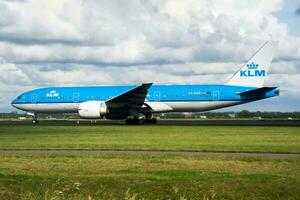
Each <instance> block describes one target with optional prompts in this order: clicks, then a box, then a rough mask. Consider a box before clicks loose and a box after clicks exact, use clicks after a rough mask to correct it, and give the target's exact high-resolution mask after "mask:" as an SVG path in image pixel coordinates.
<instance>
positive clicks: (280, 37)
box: [0, 0, 300, 103]
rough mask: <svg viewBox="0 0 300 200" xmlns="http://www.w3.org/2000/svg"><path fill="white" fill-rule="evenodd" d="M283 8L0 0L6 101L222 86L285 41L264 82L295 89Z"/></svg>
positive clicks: (296, 41) (0, 85) (297, 54)
mask: <svg viewBox="0 0 300 200" xmlns="http://www.w3.org/2000/svg"><path fill="white" fill-rule="evenodd" d="M282 7H283V1H282V0H275V1H274V0H266V1H260V0H256V1H252V0H251V1H250V0H249V1H233V0H226V1H221V0H214V1H210V0H201V1H199V0H187V1H174V0H165V1H158V0H147V1H139V0H134V1H122V0H114V1H96V0H51V1H43V0H28V1H1V2H0V57H1V58H2V59H3V60H5V62H2V64H1V65H0V69H1V72H3V73H1V74H4V73H5V74H7V75H0V78H1V80H0V91H1V93H4V95H2V101H5V102H6V103H7V102H8V101H9V100H10V98H11V97H8V96H5V95H6V93H7V92H9V93H10V94H11V95H10V96H12V93H13V94H14V95H17V93H19V92H20V91H21V90H22V89H27V88H34V87H39V86H49V85H91V84H92V85H96V84H133V83H140V82H144V81H147V82H156V83H224V82H225V81H226V80H227V79H228V78H229V77H230V76H231V74H232V73H234V72H235V71H236V70H237V69H238V67H239V66H240V65H241V63H242V62H244V61H245V60H247V59H248V58H249V57H250V56H251V54H253V52H255V50H256V49H257V48H258V47H259V46H260V45H261V44H263V43H264V41H266V40H277V41H279V42H278V48H277V49H276V56H275V61H276V62H275V63H274V66H273V68H272V71H271V75H270V77H269V79H268V80H267V84H274V85H279V86H281V87H284V88H287V89H290V90H291V91H293V92H294V93H299V92H298V91H297V90H296V88H297V87H298V82H299V81H300V80H299V74H300V70H299V67H300V65H299V61H300V48H299V46H300V38H299V37H295V36H289V35H288V31H287V24H284V23H279V21H278V19H277V18H276V17H275V15H274V13H275V12H277V11H279V10H280V9H282ZM13 63H14V64H13ZM281 74H284V75H281ZM273 78H275V80H273ZM7 94H8V93H7ZM3 96H4V97H3Z"/></svg>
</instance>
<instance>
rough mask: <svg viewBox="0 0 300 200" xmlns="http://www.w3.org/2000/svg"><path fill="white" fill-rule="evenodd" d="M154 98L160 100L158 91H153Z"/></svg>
mask: <svg viewBox="0 0 300 200" xmlns="http://www.w3.org/2000/svg"><path fill="white" fill-rule="evenodd" d="M154 100H155V101H160V92H154Z"/></svg>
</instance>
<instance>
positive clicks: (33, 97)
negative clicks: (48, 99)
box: [31, 94, 37, 103]
mask: <svg viewBox="0 0 300 200" xmlns="http://www.w3.org/2000/svg"><path fill="white" fill-rule="evenodd" d="M31 102H32V103H36V102H37V94H33V95H31Z"/></svg>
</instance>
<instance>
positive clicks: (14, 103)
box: [10, 99, 17, 108]
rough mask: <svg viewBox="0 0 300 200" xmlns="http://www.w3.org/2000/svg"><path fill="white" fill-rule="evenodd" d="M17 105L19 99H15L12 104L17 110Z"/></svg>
mask: <svg viewBox="0 0 300 200" xmlns="http://www.w3.org/2000/svg"><path fill="white" fill-rule="evenodd" d="M16 103H17V99H14V100H13V101H12V102H11V103H10V104H11V105H12V106H13V107H15V108H17V106H16Z"/></svg>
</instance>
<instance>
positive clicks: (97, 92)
mask: <svg viewBox="0 0 300 200" xmlns="http://www.w3.org/2000/svg"><path fill="white" fill-rule="evenodd" d="M135 87H136V86H92V87H51V88H41V89H36V90H32V91H29V92H25V93H23V94H21V95H20V96H19V97H18V98H16V99H15V100H14V101H13V102H12V105H13V106H14V107H16V108H18V109H21V110H24V111H27V112H31V113H74V112H78V109H79V106H80V104H81V103H83V102H89V101H91V102H92V101H99V102H106V101H109V100H110V99H112V98H114V97H116V96H118V95H120V94H122V93H126V92H127V91H129V90H131V89H133V88H135ZM253 89H255V87H241V86H229V85H152V86H151V87H150V88H149V89H148V93H147V96H146V98H145V105H144V106H143V107H142V108H141V109H140V112H142V113H145V114H147V113H163V112H200V111H207V110H214V109H219V108H224V107H228V106H233V105H238V104H242V103H247V102H251V101H256V100H260V99H264V98H269V97H273V96H277V95H278V89H274V90H271V91H268V92H266V93H264V94H263V95H261V94H260V95H251V96H248V97H245V96H241V95H239V93H241V92H245V91H249V90H253ZM126 115H129V114H125V115H124V116H122V117H121V116H115V117H114V115H109V113H107V116H108V118H111V119H114V118H118V119H119V118H123V117H126Z"/></svg>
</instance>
